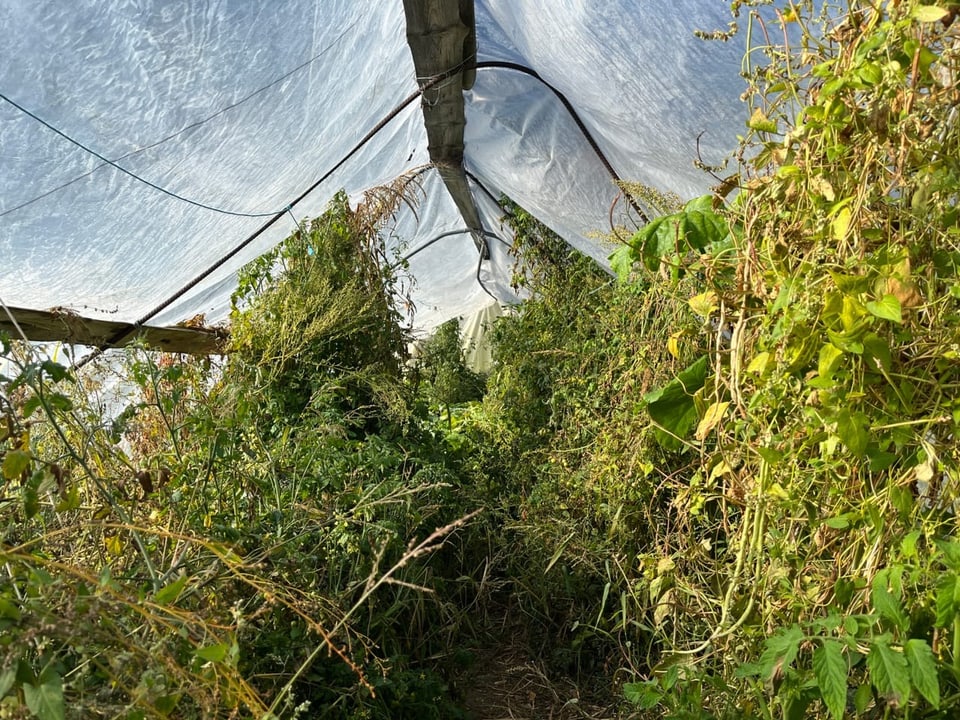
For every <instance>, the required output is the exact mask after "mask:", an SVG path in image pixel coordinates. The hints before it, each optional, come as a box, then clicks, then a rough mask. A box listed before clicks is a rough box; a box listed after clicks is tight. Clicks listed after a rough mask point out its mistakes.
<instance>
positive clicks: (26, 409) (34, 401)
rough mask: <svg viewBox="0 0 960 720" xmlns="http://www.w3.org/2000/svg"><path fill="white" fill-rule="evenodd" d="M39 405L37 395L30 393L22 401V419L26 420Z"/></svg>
mask: <svg viewBox="0 0 960 720" xmlns="http://www.w3.org/2000/svg"><path fill="white" fill-rule="evenodd" d="M40 405H41V403H40V396H39V395H31V396H30V397H28V398H27V400H26V402H25V403H23V409H22V411H21V412H22V413H23V419H24V420H26V419H27V418H29V417H30V416H31V415H33V413H35V412H36V411H37V408H39V407H40Z"/></svg>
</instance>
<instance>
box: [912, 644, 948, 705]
mask: <svg viewBox="0 0 960 720" xmlns="http://www.w3.org/2000/svg"><path fill="white" fill-rule="evenodd" d="M903 650H904V654H905V655H906V658H907V664H908V665H909V668H910V682H911V683H913V686H914V687H915V688H916V689H917V692H919V693H920V694H921V695H923V697H924V698H925V699H926V701H927V702H928V703H930V704H931V705H932V706H933V707H934V709H937V708H939V707H940V679H939V676H938V673H937V661H936V659H935V658H934V656H933V650H931V649H930V646H929V645H927V641H926V640H921V639H920V638H911V639H909V640H907V644H906V645H905V646H904V648H903Z"/></svg>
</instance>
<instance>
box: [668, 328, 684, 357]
mask: <svg viewBox="0 0 960 720" xmlns="http://www.w3.org/2000/svg"><path fill="white" fill-rule="evenodd" d="M682 334H683V333H682V332H675V333H673V335H671V336H670V337H669V339H668V340H667V352H669V353H670V354H671V355H673V356H674V357H675V358H677V359H678V360H679V359H680V343H679V342H678V340H679V338H680V336H681V335H682Z"/></svg>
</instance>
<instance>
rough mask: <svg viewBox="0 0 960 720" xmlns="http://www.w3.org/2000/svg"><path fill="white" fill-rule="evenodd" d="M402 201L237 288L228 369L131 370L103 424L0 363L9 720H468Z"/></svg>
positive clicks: (458, 505) (317, 227)
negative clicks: (403, 310)
mask: <svg viewBox="0 0 960 720" xmlns="http://www.w3.org/2000/svg"><path fill="white" fill-rule="evenodd" d="M407 186H408V182H407V181H406V179H403V178H402V179H401V180H400V181H398V183H397V184H395V186H394V187H392V188H385V189H381V190H379V191H377V192H375V193H373V194H372V195H371V196H368V197H367V198H366V201H365V202H364V203H362V204H361V205H360V206H359V207H357V208H351V207H350V206H349V204H348V203H347V202H346V198H345V196H343V195H342V194H341V195H338V196H337V197H336V198H335V199H334V200H333V202H332V203H331V205H330V207H329V208H328V210H327V212H325V213H324V214H323V215H322V216H321V217H320V218H317V219H316V220H314V221H313V222H311V223H310V224H309V225H308V226H307V227H305V228H304V229H303V231H302V232H301V231H298V232H296V233H294V234H293V235H292V236H291V237H289V238H287V240H286V241H285V242H284V243H283V244H282V245H281V246H280V247H279V248H278V249H277V250H276V251H274V252H272V253H269V254H268V255H267V256H264V257H263V258H260V259H258V260H257V261H256V262H255V263H254V264H253V265H252V266H250V267H248V268H247V269H246V270H245V271H244V273H243V277H242V283H241V287H240V290H239V291H238V295H237V298H236V301H235V306H234V312H233V317H232V323H233V333H232V343H233V352H232V353H231V354H230V355H229V357H228V358H227V360H226V361H225V362H224V363H223V364H222V365H217V364H214V363H212V362H211V361H209V360H196V361H187V360H184V359H183V358H173V357H170V356H160V357H159V358H157V357H155V356H152V355H151V354H150V353H148V352H144V351H142V350H137V351H133V352H131V353H130V354H129V355H128V356H127V362H126V366H125V369H124V374H123V379H122V380H121V385H120V387H125V388H127V392H128V393H129V391H130V388H133V395H132V396H130V395H129V394H127V395H125V396H124V397H123V398H122V399H121V400H120V402H119V403H118V402H117V400H116V399H109V400H108V399H107V398H106V393H107V388H108V387H109V385H108V384H107V383H103V384H101V383H98V382H96V381H95V380H94V379H93V377H92V376H90V375H87V376H86V377H84V378H83V379H82V380H81V381H78V380H77V379H75V378H74V376H73V375H72V374H71V373H70V372H68V371H67V370H66V369H65V368H63V367H62V366H60V365H59V364H57V363H54V362H53V361H50V360H42V359H39V358H37V357H36V356H35V354H34V352H33V350H32V349H30V348H29V347H27V346H22V350H20V349H18V348H21V346H19V345H18V346H14V345H13V344H9V343H6V340H5V345H4V348H3V349H4V356H5V357H9V358H11V362H12V367H13V368H14V369H15V370H16V373H15V375H14V376H13V377H10V378H0V382H2V383H3V385H2V391H3V392H2V394H0V398H2V403H0V419H2V421H3V425H4V428H5V430H4V433H3V434H2V435H0V440H2V445H0V451H2V465H3V484H2V485H0V488H2V491H0V541H2V545H0V561H2V562H0V573H2V580H0V626H2V627H3V630H4V632H3V635H2V641H0V708H4V709H10V710H11V711H14V712H17V713H20V714H21V715H26V714H28V713H30V714H32V715H33V716H36V717H39V718H41V719H42V720H62V718H65V717H71V716H80V715H84V716H87V715H94V714H96V715H101V714H104V715H106V714H109V715H111V716H119V717H131V718H133V717H143V718H146V717H150V718H160V717H171V716H172V717H184V718H190V717H203V718H215V717H238V716H243V717H247V716H249V717H258V718H270V717H294V716H298V715H299V716H310V717H327V718H359V717H371V718H372V717H391V718H393V717H397V718H401V717H411V718H412V717H417V718H420V717H433V718H459V717H461V716H462V713H461V711H460V710H459V709H458V708H457V707H456V705H455V703H454V701H453V699H452V697H451V693H450V691H449V689H448V687H447V682H448V680H447V675H446V673H445V672H444V668H443V667H440V666H437V664H436V663H435V662H434V661H432V660H431V658H433V657H435V656H436V655H437V654H441V655H442V653H443V652H444V650H445V648H447V647H449V646H450V645H451V643H452V640H451V638H453V637H456V636H457V635H458V634H459V633H460V632H462V631H463V628H464V627H465V626H469V618H467V617H466V616H465V615H464V614H463V613H462V611H461V610H460V608H461V604H467V603H476V602H477V593H478V590H477V588H476V586H475V583H474V582H473V581H472V579H471V578H470V577H469V573H468V572H466V571H465V570H464V563H471V564H472V563H474V562H475V558H474V556H473V555H474V552H473V550H472V549H471V540H470V538H471V536H472V533H473V532H474V531H473V530H472V529H469V528H467V527H466V526H467V521H468V520H469V519H470V517H472V516H471V514H470V511H471V510H473V508H472V507H468V506H467V503H468V502H469V501H468V499H467V496H466V495H464V496H461V495H460V494H458V492H457V489H458V487H459V486H460V477H461V473H460V470H459V465H458V463H459V456H458V455H457V454H456V453H451V452H449V447H448V445H447V441H446V437H445V436H444V435H443V434H442V433H439V432H436V431H435V430H434V429H433V428H434V425H435V422H434V419H433V418H431V417H429V416H426V415H424V414H422V413H421V412H420V410H419V409H418V408H419V406H418V404H417V403H415V402H413V396H414V388H413V387H412V386H411V385H410V384H409V383H408V382H407V379H406V377H405V376H404V373H403V358H404V353H405V348H406V340H407V338H406V335H405V333H404V331H403V330H402V329H401V327H400V325H399V322H398V321H399V319H400V315H399V313H398V311H397V310H396V307H395V302H396V297H397V294H396V292H395V291H396V289H397V287H398V284H399V279H398V278H397V277H396V276H394V275H393V274H392V272H391V271H390V270H389V267H390V264H389V263H387V262H385V260H386V258H385V257H384V250H383V244H382V238H381V236H380V233H381V230H382V228H383V226H384V223H385V222H387V219H388V217H389V215H390V213H392V212H393V210H394V209H395V208H396V206H397V204H398V203H400V202H407V201H412V198H411V197H410V196H409V195H410V193H409V188H408V187H407ZM17 353H21V354H20V355H18V354H17ZM98 400H99V401H102V402H103V404H100V402H98ZM108 404H109V405H110V406H112V407H111V409H112V411H113V412H112V413H111V416H110V417H106V418H105V417H104V405H108ZM471 567H472V565H471ZM71 712H72V713H74V715H70V714H69V713H71Z"/></svg>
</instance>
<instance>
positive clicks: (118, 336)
mask: <svg viewBox="0 0 960 720" xmlns="http://www.w3.org/2000/svg"><path fill="white" fill-rule="evenodd" d="M446 79H447V74H444V75H438V76H437V77H435V78H431V79H430V80H429V81H428V82H426V83H424V84H423V86H422V87H420V88H419V89H418V90H415V91H414V92H412V93H410V95H408V96H407V97H406V98H404V100H403V101H402V102H401V103H400V104H399V105H397V106H396V107H395V108H394V109H393V110H391V111H390V112H389V113H387V115H386V116H384V117H383V119H382V120H380V122H378V123H377V124H376V125H375V126H374V127H373V128H372V129H371V130H370V131H369V132H368V133H367V134H366V135H364V136H363V138H361V139H360V141H359V142H358V143H357V144H356V145H354V146H353V148H352V149H351V150H350V152H348V153H347V154H346V155H344V156H343V157H342V158H341V159H340V160H339V161H338V162H337V163H336V165H334V166H333V167H332V168H330V169H329V170H328V171H327V172H325V173H324V174H323V176H322V177H321V178H320V179H319V180H317V181H316V182H315V183H313V184H312V185H311V186H310V187H308V188H307V189H306V190H304V191H303V192H302V193H300V195H298V196H297V197H296V198H295V199H294V200H293V201H292V202H291V203H290V204H289V205H288V206H287V207H286V208H285V209H284V210H283V211H282V212H278V213H277V214H276V215H274V216H273V217H272V218H270V219H269V220H268V221H267V222H265V223H264V224H263V225H261V226H260V227H259V228H257V230H255V231H254V232H253V233H251V234H250V235H249V236H247V237H246V238H245V239H244V240H243V241H242V242H241V243H240V244H239V245H237V246H236V247H235V248H233V250H231V251H230V252H229V253H227V254H226V255H224V256H223V257H221V258H220V259H219V260H217V261H216V262H215V263H213V264H212V265H211V266H210V267H208V268H207V269H206V270H204V271H203V272H202V273H200V274H199V275H197V276H196V277H195V278H193V279H192V280H191V281H190V282H188V283H187V284H186V285H184V286H183V287H182V288H180V289H179V290H178V291H177V292H175V293H174V294H173V295H171V296H170V297H168V298H167V299H166V300H164V301H163V302H161V303H160V304H159V305H157V306H156V307H155V308H153V309H152V310H151V311H150V312H148V313H147V314H145V315H143V316H142V317H141V318H139V319H138V320H136V321H135V322H133V323H132V324H131V325H130V326H129V327H127V328H123V329H122V330H119V331H118V332H117V333H115V334H114V335H112V336H111V337H110V338H108V340H107V342H106V343H105V347H108V346H111V345H117V344H118V343H119V342H120V341H121V340H123V339H124V338H126V337H128V336H129V335H131V334H133V333H135V332H137V331H138V330H139V329H140V328H141V327H143V325H144V324H146V323H147V322H148V321H149V320H151V319H152V318H154V317H155V316H157V315H158V314H159V313H161V312H162V311H163V310H165V309H166V308H168V307H169V306H170V305H172V304H173V303H174V302H176V301H177V300H179V299H180V298H181V297H183V296H184V295H185V294H186V293H188V292H190V290H192V289H193V288H194V287H196V286H197V285H198V284H199V283H201V282H202V281H203V280H205V279H206V278H207V277H209V276H210V275H211V274H212V273H214V272H216V271H217V270H218V269H219V268H220V267H222V266H223V265H224V264H225V263H226V262H227V261H228V260H230V259H231V258H232V257H234V256H235V255H236V254H237V253H239V252H240V251H242V250H243V249H244V248H245V247H247V246H248V245H249V244H250V243H252V242H253V241H254V240H256V239H257V238H258V237H260V236H261V235H262V234H263V233H265V232H266V231H267V230H268V229H269V228H270V227H272V226H273V225H274V224H275V223H276V222H277V221H278V220H279V219H280V218H282V217H283V216H284V215H286V214H287V213H290V214H291V215H292V214H293V208H294V207H296V206H297V205H298V204H299V203H300V202H301V201H302V200H303V199H304V198H306V197H307V195H309V194H310V193H312V192H313V191H314V190H316V189H317V188H318V187H319V186H320V184H321V183H323V182H324V181H325V180H327V179H328V178H329V177H330V176H331V175H333V174H334V173H335V172H336V171H337V170H339V169H340V168H341V167H342V166H343V165H344V164H345V163H346V162H347V160H349V159H350V158H351V157H353V156H354V155H356V154H357V152H359V151H360V150H361V149H362V148H363V147H364V146H365V145H366V144H367V143H368V142H370V140H372V139H373V138H374V136H375V135H376V134H377V133H379V132H380V131H381V130H383V128H385V127H386V126H387V125H388V124H389V123H390V121H391V120H393V119H394V118H395V117H397V115H399V114H400V113H401V112H402V111H403V110H404V109H405V108H406V107H407V106H408V105H410V103H412V102H413V101H414V100H416V99H417V98H418V97H420V95H422V94H423V91H424V90H427V89H429V88H431V87H433V86H434V85H436V84H438V83H440V82H443V81H444V80H446ZM101 354H103V348H98V349H97V350H96V351H94V352H93V353H91V354H90V355H88V356H87V357H85V358H84V359H83V360H81V361H80V363H78V364H77V366H76V369H79V368H81V367H83V366H84V365H86V364H87V363H88V362H90V361H91V360H93V359H94V358H96V357H99V356H100V355H101Z"/></svg>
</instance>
